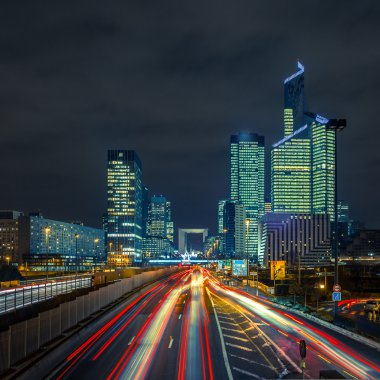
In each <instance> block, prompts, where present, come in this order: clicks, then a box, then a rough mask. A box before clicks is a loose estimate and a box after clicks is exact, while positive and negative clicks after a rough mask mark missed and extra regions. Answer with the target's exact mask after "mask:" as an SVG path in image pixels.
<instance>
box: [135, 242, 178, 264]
mask: <svg viewBox="0 0 380 380" xmlns="http://www.w3.org/2000/svg"><path fill="white" fill-rule="evenodd" d="M173 253H174V247H173V244H172V242H171V241H170V240H169V239H168V238H166V237H161V236H146V237H144V238H143V241H142V254H143V261H144V262H146V261H149V260H152V259H170V258H172V256H173Z"/></svg>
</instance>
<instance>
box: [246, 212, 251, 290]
mask: <svg viewBox="0 0 380 380" xmlns="http://www.w3.org/2000/svg"><path fill="white" fill-rule="evenodd" d="M249 223H251V221H250V219H246V220H245V226H246V228H247V232H246V239H245V241H246V246H247V247H246V248H247V292H248V288H249V283H248V281H249V251H248V238H249Z"/></svg>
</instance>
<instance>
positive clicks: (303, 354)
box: [300, 339, 306, 359]
mask: <svg viewBox="0 0 380 380" xmlns="http://www.w3.org/2000/svg"><path fill="white" fill-rule="evenodd" d="M300 355H301V358H302V359H305V358H306V342H305V341H304V340H303V339H301V340H300Z"/></svg>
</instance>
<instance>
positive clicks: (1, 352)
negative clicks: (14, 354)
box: [0, 329, 11, 373]
mask: <svg viewBox="0 0 380 380" xmlns="http://www.w3.org/2000/svg"><path fill="white" fill-rule="evenodd" d="M10 350H11V330H10V329H8V330H7V331H3V332H2V333H0V373H1V372H4V371H5V370H7V369H8V368H9V367H10V366H11V361H10V359H11V357H10Z"/></svg>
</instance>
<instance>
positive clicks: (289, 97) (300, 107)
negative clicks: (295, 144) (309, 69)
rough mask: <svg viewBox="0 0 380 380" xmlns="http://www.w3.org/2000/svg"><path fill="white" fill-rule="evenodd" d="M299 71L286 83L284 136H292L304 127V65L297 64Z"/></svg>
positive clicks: (286, 80)
mask: <svg viewBox="0 0 380 380" xmlns="http://www.w3.org/2000/svg"><path fill="white" fill-rule="evenodd" d="M297 68H298V71H297V72H295V73H294V74H293V75H291V76H290V77H288V78H286V79H285V81H284V132H285V133H284V135H285V137H286V136H289V135H292V134H293V132H294V130H296V129H298V128H300V127H301V126H303V125H304V124H305V123H304V112H305V101H304V80H305V79H304V72H305V69H304V67H303V65H302V64H301V63H300V62H298V63H297Z"/></svg>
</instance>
